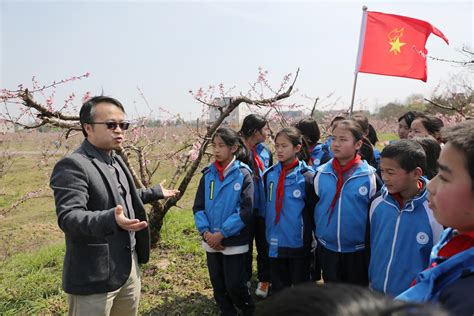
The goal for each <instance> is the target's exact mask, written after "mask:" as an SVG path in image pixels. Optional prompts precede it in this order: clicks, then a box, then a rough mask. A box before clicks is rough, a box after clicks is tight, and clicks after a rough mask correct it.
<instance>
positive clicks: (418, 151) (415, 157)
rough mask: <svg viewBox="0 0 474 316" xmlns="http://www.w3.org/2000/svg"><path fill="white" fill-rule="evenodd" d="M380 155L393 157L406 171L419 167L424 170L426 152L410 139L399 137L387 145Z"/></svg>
mask: <svg viewBox="0 0 474 316" xmlns="http://www.w3.org/2000/svg"><path fill="white" fill-rule="evenodd" d="M380 157H382V158H389V159H393V160H395V161H396V162H398V164H399V165H400V167H401V168H402V169H403V170H405V171H406V172H410V171H413V170H415V169H416V168H417V167H420V168H421V169H422V170H423V173H424V172H425V170H426V154H425V150H424V149H423V147H422V146H421V145H420V144H419V143H417V142H415V141H413V140H412V139H401V140H399V141H396V142H395V143H392V144H389V145H387V146H386V147H385V148H384V149H383V150H382V152H381V153H380Z"/></svg>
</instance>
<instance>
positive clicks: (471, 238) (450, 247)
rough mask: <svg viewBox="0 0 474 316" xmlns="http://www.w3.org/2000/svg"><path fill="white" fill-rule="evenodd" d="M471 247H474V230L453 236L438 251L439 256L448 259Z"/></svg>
mask: <svg viewBox="0 0 474 316" xmlns="http://www.w3.org/2000/svg"><path fill="white" fill-rule="evenodd" d="M471 247H474V230H473V231H470V232H467V233H464V234H459V235H457V236H454V237H453V238H451V239H450V240H449V241H448V242H447V243H446V245H444V246H443V247H442V248H441V249H440V250H439V251H438V257H442V258H446V259H447V258H449V257H452V256H454V255H456V254H458V253H460V252H463V251H464V250H467V249H469V248H471Z"/></svg>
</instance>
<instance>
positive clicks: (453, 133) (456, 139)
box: [441, 120, 474, 190]
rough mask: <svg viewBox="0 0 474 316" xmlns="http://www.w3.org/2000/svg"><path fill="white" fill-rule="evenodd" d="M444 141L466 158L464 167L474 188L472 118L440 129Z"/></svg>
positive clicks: (473, 128)
mask: <svg viewBox="0 0 474 316" xmlns="http://www.w3.org/2000/svg"><path fill="white" fill-rule="evenodd" d="M441 135H442V138H443V140H444V141H445V142H446V143H450V144H451V145H453V146H454V147H455V148H456V149H457V150H459V151H460V152H461V153H462V154H463V155H464V157H465V158H466V159H465V161H466V169H467V170H468V171H469V176H470V177H471V189H472V190H474V163H473V161H474V120H466V121H463V122H461V123H457V124H455V125H451V126H447V127H445V128H443V129H442V130H441Z"/></svg>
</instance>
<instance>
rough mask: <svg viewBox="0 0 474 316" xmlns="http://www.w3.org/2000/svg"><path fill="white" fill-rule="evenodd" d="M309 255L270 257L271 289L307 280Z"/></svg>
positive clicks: (277, 289) (278, 288)
mask: <svg viewBox="0 0 474 316" xmlns="http://www.w3.org/2000/svg"><path fill="white" fill-rule="evenodd" d="M309 266H310V256H309V255H308V256H306V257H299V258H270V271H271V277H272V291H273V293H276V292H278V291H280V290H282V289H284V288H285V287H290V286H292V285H295V284H298V283H303V282H307V281H309Z"/></svg>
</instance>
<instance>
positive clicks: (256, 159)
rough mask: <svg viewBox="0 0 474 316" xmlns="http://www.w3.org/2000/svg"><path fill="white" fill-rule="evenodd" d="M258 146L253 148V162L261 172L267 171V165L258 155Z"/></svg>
mask: <svg viewBox="0 0 474 316" xmlns="http://www.w3.org/2000/svg"><path fill="white" fill-rule="evenodd" d="M257 145H258V144H257ZM257 145H255V146H253V148H252V153H253V162H254V163H255V166H256V167H257V168H258V169H260V171H263V170H264V169H265V165H264V164H263V162H262V160H261V159H260V156H259V155H258V154H257ZM255 173H257V170H255Z"/></svg>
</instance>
